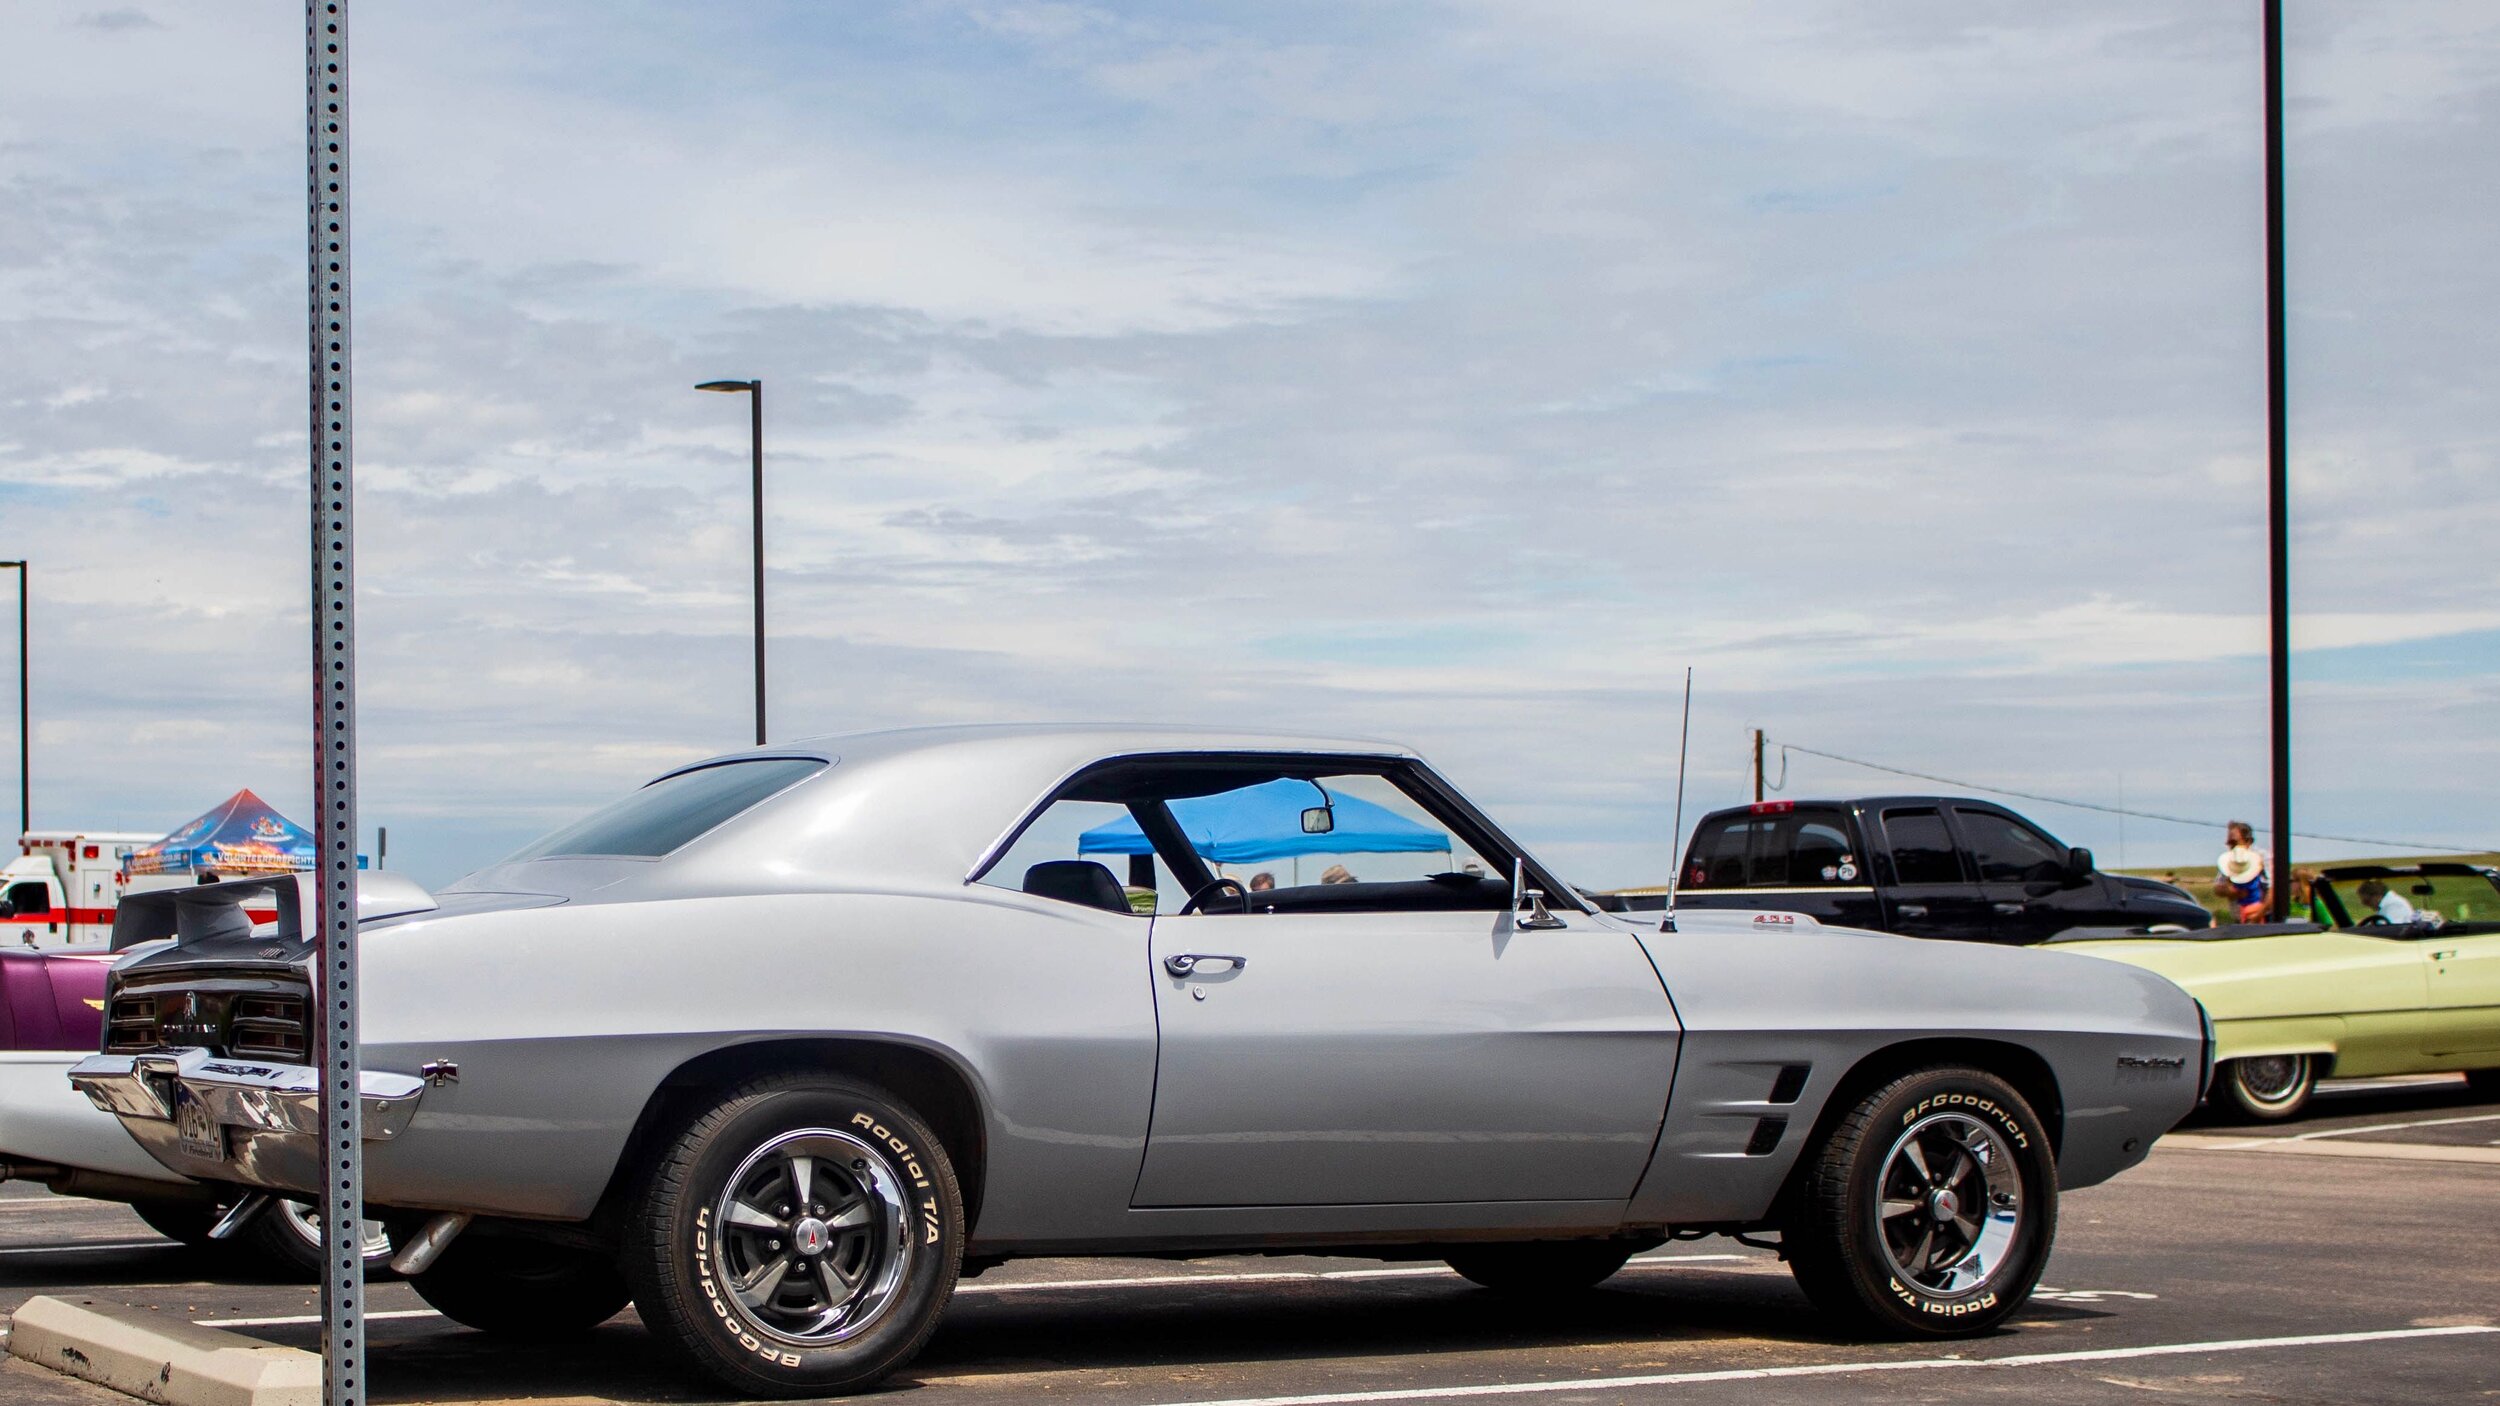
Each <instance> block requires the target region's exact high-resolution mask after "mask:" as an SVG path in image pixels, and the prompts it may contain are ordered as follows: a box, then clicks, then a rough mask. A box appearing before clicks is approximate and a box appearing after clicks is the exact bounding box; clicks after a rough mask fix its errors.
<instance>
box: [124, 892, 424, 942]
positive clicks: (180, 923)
mask: <svg viewBox="0 0 2500 1406" xmlns="http://www.w3.org/2000/svg"><path fill="white" fill-rule="evenodd" d="M312 883H313V880H312V876H311V875H310V874H267V875H262V876H259V877H256V878H249V879H228V880H226V881H225V882H223V883H216V884H194V885H192V886H191V887H189V888H172V889H157V890H155V891H153V892H150V893H134V894H125V895H123V897H122V901H121V904H120V906H119V907H117V908H116V909H115V910H114V912H113V940H112V942H111V944H110V945H109V949H108V950H110V951H114V952H119V951H121V950H123V949H124V948H128V947H136V946H137V945H139V944H140V943H142V942H158V941H162V940H164V939H165V938H169V937H170V938H172V939H173V940H174V941H175V942H177V943H180V944H182V945H184V946H189V945H191V944H193V943H198V942H207V941H213V940H215V939H218V938H233V937H253V936H258V937H260V938H261V939H262V940H263V941H267V942H300V941H304V940H306V938H308V937H309V936H310V935H309V934H308V933H306V932H305V930H304V909H305V907H306V904H307V900H308V899H309V898H310V893H309V892H308V891H309V890H310V889H311V888H312ZM263 895H267V897H268V900H269V906H273V907H275V908H276V909H277V912H278V920H277V923H276V924H275V925H274V926H273V927H271V928H270V929H269V930H268V931H267V932H258V931H257V928H258V926H259V925H258V924H256V923H254V922H253V921H252V915H251V913H250V912H249V911H248V909H247V907H246V904H247V903H248V902H249V900H252V899H257V898H261V897H262V896H263ZM252 906H255V907H257V906H261V905H257V904H255V905H252ZM438 906H439V905H438V904H436V903H435V901H434V895H432V894H430V893H427V892H426V891H425V889H424V888H423V887H422V886H420V885H419V884H418V883H417V882H416V881H415V880H413V879H410V878H408V877H406V876H405V875H401V874H387V873H363V874H358V875H357V876H356V919H357V921H358V922H366V921H370V920H372V919H374V918H394V917H398V916H400V915H402V914H407V913H424V912H428V911H431V910H432V909H434V908H436V907H438Z"/></svg>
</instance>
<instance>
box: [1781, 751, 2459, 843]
mask: <svg viewBox="0 0 2500 1406" xmlns="http://www.w3.org/2000/svg"><path fill="white" fill-rule="evenodd" d="M1779 749H1780V783H1781V785H1782V786H1785V785H1786V784H1787V781H1788V754H1789V753H1791V752H1801V753H1803V754H1805V755H1806V756H1809V757H1821V758H1822V759H1823V760H1825V761H1829V762H1842V763H1845V764H1847V765H1849V766H1862V767H1865V768H1866V769H1867V770H1869V771H1881V772H1889V773H1890V774H1892V775H1894V776H1907V777H1912V778H1914V779H1916V780H1919V781H1933V782H1935V783H1936V784H1937V785H1939V786H1951V787H1954V788H1955V789H1957V790H1963V791H1985V792H1987V793H1988V794H1989V795H1992V796H2013V797H2015V798H2017V799H2019V800H2026V801H2039V802H2042V803H2043V804H2046V805H2053V806H2069V807H2072V808H2073V809H2076V810H2090V811H2098V812H2100V813H2101V814H2103V815H2124V816H2129V817H2132V818H2134V819H2137V820H2162V821H2167V822H2169V823H2170V824H2173V825H2191V826H2195V827H2197V828H2199V829H2205V830H2219V829H2221V828H2222V827H2223V825H2224V824H2225V823H2227V822H2224V821H2220V820H2201V819H2198V818H2196V817H2193V816H2186V815H2166V814H2164V813H2162V812H2160V811H2157V810H2129V809H2126V808H2125V807H2123V806H2105V805H2102V804H2100V803H2099V802H2097V801H2078V800H2074V799H2072V798H2070V797H2066V796H2044V795H2042V794H2040V793H2039V792H2037V791H2016V790H2013V789H2011V788H2009V787H2004V786H1982V785H1980V784H1979V783H1978V782H1976V781H1957V780H1955V779H1954V778H1952V777H1950V776H1937V775H1935V774H1933V773H1931V772H1924V771H1911V770H1910V769H1908V768H1907V767H1897V766H1886V765H1884V764H1883V763H1882V762H1870V761H1865V760H1862V759H1860V758H1857V757H1844V756H1842V755H1840V754H1839V753H1838V752H1824V751H1818V750H1817V749H1815V748H1812V747H1800V746H1798V745H1797V744H1795V743H1793V742H1782V743H1781V744H1779ZM1771 789H1773V790H1778V789H1780V787H1777V786H1775V787H1773V788H1771ZM2292 834H2293V836H2294V837H2295V838H2297V839H2303V840H2329V841H2332V842H2334V843H2336V844H2347V845H2371V846H2374V847H2377V848H2380V849H2395V850H2405V851H2409V852H2412V853H2417V854H2486V853H2489V852H2490V851H2492V850H2493V849H2495V848H2500V846H2493V845H2432V844H2422V843H2419V842H2417V841H2413V840H2374V839H2369V838H2366V837H2364V836H2360V835H2313V834H2311V833H2309V832H2308V831H2306V830H2295V831H2293V832H2292Z"/></svg>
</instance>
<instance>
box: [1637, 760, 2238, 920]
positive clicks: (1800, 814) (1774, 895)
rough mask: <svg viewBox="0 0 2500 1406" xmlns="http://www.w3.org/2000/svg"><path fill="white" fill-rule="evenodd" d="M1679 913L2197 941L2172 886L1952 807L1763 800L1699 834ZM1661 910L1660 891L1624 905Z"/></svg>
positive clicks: (1926, 800) (2188, 902)
mask: <svg viewBox="0 0 2500 1406" xmlns="http://www.w3.org/2000/svg"><path fill="white" fill-rule="evenodd" d="M1680 884H1681V887H1680V888H1679V889H1678V891H1677V895H1676V903H1677V906H1678V907H1682V908H1756V909H1774V910H1780V911H1785V912H1791V913H1803V914H1806V915H1808V916H1810V917H1812V918H1814V919H1815V920H1816V921H1818V922H1824V923H1834V924H1840V925H1844V926H1847V927H1853V928H1874V929H1877V930H1878V931H1883V932H1897V933H1901V934H1903V935H1904V936H1908V937H1944V938H1957V939H1961V940H1963V941H1970V942H2004V943H2028V942H2040V941H2043V940H2045V939H2047V938H2050V937H2053V936H2055V935H2056V934H2058V933H2061V932H2064V931H2065V930H2067V929H2068V928H2078V927H2111V928H2147V927H2160V928H2202V927H2205V926H2207V925H2208V924H2210V923H2211V922H2212V921H2213V915H2212V914H2210V913H2208V912H2206V911H2205V908H2204V906H2203V905H2202V904H2200V903H2198V902H2197V901H2196V900H2195V899H2193V898H2190V897H2189V896H2188V895H2187V894H2185V893H2182V892H2181V891H2179V890H2178V889H2176V888H2174V887H2172V886H2171V885H2169V884H2164V883H2156V882H2154V881H2153V880H2151V879H2136V878H2129V877H2127V876H2125V875H2122V874H2104V873H2101V872H2100V871H2099V870H2097V869H2095V868H2093V867H2092V851H2090V850H2088V849H2069V848H2068V847H2067V846H2065V845H2063V844H2061V843H2059V842H2058V841H2057V839H2055V838H2054V837H2053V836H2051V835H2050V834H2049V833H2048V832H2047V831H2045V830H2042V829H2041V828H2040V827H2039V826H2037V825H2034V824H2032V823H2031V822H2030V821H2028V820H2025V819H2024V818H2023V817H2021V816H2019V815H2016V814H2015V813H2014V812H2012V811H2010V810H2007V809H2006V808H2004V807H2003V806H2000V805H1995V804H1993V803H1991V802H1988V801H1977V800H1969V799H1965V798H1963V797H1960V796H1871V797H1867V798H1865V799H1861V800H1854V801H1764V802H1761V803H1759V804H1755V805H1750V806H1739V807H1736V808H1735V809H1732V810H1720V811H1712V812H1711V813H1710V814H1709V815H1706V816H1704V817H1702V820H1701V823H1700V824H1699V825H1697V826H1695V827H1694V828H1693V843H1692V847H1691V848H1690V849H1689V850H1687V851H1686V852H1685V855H1684V871H1683V875H1682V878H1681V880H1680ZM1620 897H1621V898H1622V900H1623V902H1624V904H1625V906H1626V907H1629V908H1635V909H1638V908H1651V909H1655V908H1659V907H1663V906H1664V905H1665V903H1666V896H1665V893H1664V891H1663V890H1644V891H1638V892H1627V893H1624V894H1622V895H1620Z"/></svg>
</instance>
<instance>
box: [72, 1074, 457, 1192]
mask: <svg viewBox="0 0 2500 1406" xmlns="http://www.w3.org/2000/svg"><path fill="white" fill-rule="evenodd" d="M69 1081H70V1083H71V1085H72V1086H73V1087H75V1088H76V1089H77V1090H78V1091H79V1092H81V1093H83V1094H85V1095H86V1096H87V1098H88V1100H89V1101H90V1102H92V1103H94V1104H95V1106H96V1107H98V1108H101V1109H103V1110H104V1111H105V1112H107V1113H110V1114H113V1115H114V1116H115V1117H117V1118H119V1119H121V1123H122V1127H123V1128H124V1129H125V1130H127V1131H128V1132H129V1134H130V1135H131V1136H132V1137H134V1138H136V1139H138V1141H139V1145H140V1146H141V1147H144V1148H146V1149H147V1151H148V1155H150V1156H152V1157H154V1158H155V1159H156V1160H157V1161H158V1162H161V1163H163V1164H164V1165H165V1166H166V1167H168V1168H170V1169H171V1170H173V1171H177V1172H180V1173H182V1174H183V1175H185V1176H190V1177H198V1178H201V1179H203V1180H210V1181H240V1182H244V1183H247V1184H250V1185H254V1186H266V1187H270V1188H273V1189H279V1190H289V1191H301V1192H310V1191H313V1190H314V1189H316V1188H318V1187H319V1186H320V1185H321V1181H322V1176H321V1143H320V1134H321V1122H322V1119H321V1105H320V1097H321V1095H320V1085H319V1080H318V1078H317V1076H316V1074H315V1071H314V1070H312V1069H311V1068H310V1067H308V1066H305V1065H300V1064H264V1063H261V1062H259V1061H257V1060H249V1059H227V1058H224V1057H221V1056H219V1055H215V1054H212V1053H210V1052H209V1051H207V1050H203V1049H187V1050H168V1051H165V1052H163V1053H161V1054H139V1055H113V1054H100V1055H89V1056H88V1057H87V1058H85V1059H82V1060H80V1061H79V1062H78V1063H77V1064H75V1065H73V1066H71V1068H70V1071H69ZM359 1092H361V1093H362V1095H363V1103H364V1116H363V1120H362V1122H363V1133H364V1140H365V1141H366V1142H368V1143H373V1142H387V1141H389V1140H390V1139H392V1138H395V1137H397V1136H399V1134H400V1133H401V1132H403V1131H405V1130H406V1129H407V1127H408V1123H409V1120H410V1119H412V1118H414V1117H416V1115H417V1102H418V1100H419V1099H421V1098H423V1097H424V1095H425V1081H424V1080H423V1079H419V1078H417V1077H415V1076H413V1075H408V1074H386V1073H380V1072H377V1071H373V1070H367V1071H365V1072H364V1074H363V1075H362V1076H361V1078H360V1080H359Z"/></svg>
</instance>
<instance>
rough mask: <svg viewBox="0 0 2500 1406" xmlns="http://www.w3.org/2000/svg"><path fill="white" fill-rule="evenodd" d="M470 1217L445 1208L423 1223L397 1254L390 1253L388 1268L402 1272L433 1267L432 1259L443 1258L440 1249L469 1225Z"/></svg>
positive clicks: (419, 1272)
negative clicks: (423, 1225)
mask: <svg viewBox="0 0 2500 1406" xmlns="http://www.w3.org/2000/svg"><path fill="white" fill-rule="evenodd" d="M471 1219H472V1217H470V1216H469V1215H468V1214H466V1213H465V1212H458V1211H444V1212H442V1213H441V1214H439V1215H437V1216H435V1217H434V1218H433V1219H432V1220H429V1221H427V1222H426V1223H425V1229H423V1230H420V1231H418V1232H417V1233H416V1234H415V1235H414V1236H412V1237H410V1238H409V1241H408V1243H407V1244H405V1245H402V1246H400V1247H399V1253H398V1254H395V1255H393V1256H391V1268H392V1269H393V1270H394V1271H396V1272H398V1273H400V1274H403V1275H418V1274H423V1273H425V1272H426V1271H427V1270H428V1269H431V1268H433V1267H434V1261H436V1260H438V1259H441V1258H442V1256H443V1251H444V1250H445V1249H446V1248H448V1247H449V1246H450V1245H451V1242H452V1241H454V1240H456V1239H458V1238H459V1236H460V1232H461V1231H464V1230H466V1229H468V1228H469V1221H470V1220H471Z"/></svg>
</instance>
